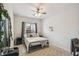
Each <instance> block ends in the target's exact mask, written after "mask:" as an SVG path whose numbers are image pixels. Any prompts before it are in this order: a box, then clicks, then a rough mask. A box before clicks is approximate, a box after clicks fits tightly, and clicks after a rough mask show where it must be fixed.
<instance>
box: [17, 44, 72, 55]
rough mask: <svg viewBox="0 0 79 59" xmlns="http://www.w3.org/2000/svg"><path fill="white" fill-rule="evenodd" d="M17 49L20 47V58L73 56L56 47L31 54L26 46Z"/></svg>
mask: <svg viewBox="0 0 79 59" xmlns="http://www.w3.org/2000/svg"><path fill="white" fill-rule="evenodd" d="M17 47H19V55H20V56H71V54H70V53H69V52H67V51H65V50H63V49H60V48H58V47H55V46H53V47H46V48H41V49H38V50H36V51H33V52H30V53H27V51H26V47H25V46H24V45H18V46H17Z"/></svg>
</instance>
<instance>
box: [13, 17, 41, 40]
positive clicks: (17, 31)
mask: <svg viewBox="0 0 79 59" xmlns="http://www.w3.org/2000/svg"><path fill="white" fill-rule="evenodd" d="M22 22H29V23H37V31H38V33H40V34H41V31H42V25H41V20H40V19H35V18H28V17H21V16H15V20H14V27H15V28H14V35H15V36H14V37H15V39H16V38H17V37H21V32H22Z"/></svg>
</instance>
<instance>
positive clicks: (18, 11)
mask: <svg viewBox="0 0 79 59" xmlns="http://www.w3.org/2000/svg"><path fill="white" fill-rule="evenodd" d="M38 5H39V4H37V3H13V4H12V6H13V11H14V14H15V15H18V16H24V17H31V18H40V19H41V18H44V17H45V16H46V15H43V16H41V17H38V16H34V11H33V10H34V9H35V8H36V7H37V6H38ZM43 7H44V8H45V11H46V10H47V9H46V4H43ZM46 13H47V12H46Z"/></svg>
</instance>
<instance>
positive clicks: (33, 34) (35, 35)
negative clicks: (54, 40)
mask: <svg viewBox="0 0 79 59" xmlns="http://www.w3.org/2000/svg"><path fill="white" fill-rule="evenodd" d="M31 35H32V36H33V37H39V34H38V33H31Z"/></svg>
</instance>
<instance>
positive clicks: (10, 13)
mask: <svg viewBox="0 0 79 59" xmlns="http://www.w3.org/2000/svg"><path fill="white" fill-rule="evenodd" d="M4 8H5V9H7V11H8V14H9V16H10V18H11V26H12V39H11V42H10V43H11V44H10V47H13V46H14V24H13V23H14V15H13V8H12V5H11V4H7V3H4Z"/></svg>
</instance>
